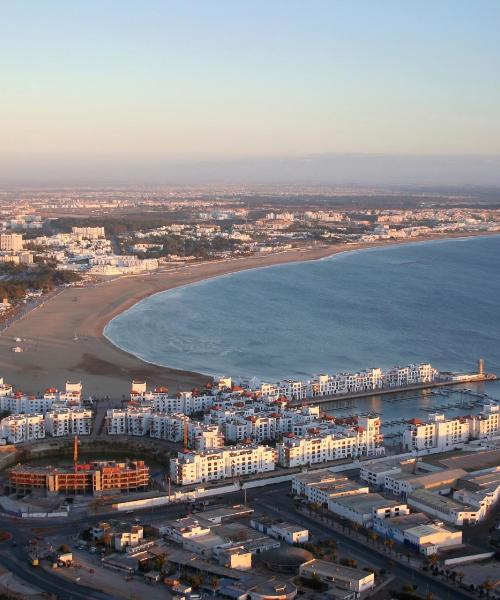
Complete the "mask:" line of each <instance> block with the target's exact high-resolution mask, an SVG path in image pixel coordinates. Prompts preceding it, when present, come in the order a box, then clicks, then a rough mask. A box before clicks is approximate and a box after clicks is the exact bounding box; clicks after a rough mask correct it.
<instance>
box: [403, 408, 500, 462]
mask: <svg viewBox="0 0 500 600" xmlns="http://www.w3.org/2000/svg"><path fill="white" fill-rule="evenodd" d="M499 408H500V407H499V405H498V404H494V403H490V404H485V405H484V406H483V410H482V412H481V413H480V414H479V415H469V416H466V417H456V418H454V419H446V418H445V416H444V415H442V414H432V415H430V416H429V420H428V421H422V420H420V419H412V420H411V421H409V422H408V425H407V427H406V429H405V430H404V432H403V445H404V446H405V448H406V449H408V450H416V451H425V450H429V449H438V450H451V449H453V448H454V447H455V446H457V445H460V444H464V443H466V442H468V441H470V440H472V439H489V438H494V437H498V436H500V412H499Z"/></svg>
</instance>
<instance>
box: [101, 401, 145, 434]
mask: <svg viewBox="0 0 500 600" xmlns="http://www.w3.org/2000/svg"><path fill="white" fill-rule="evenodd" d="M151 421H152V413H151V410H150V409H149V408H148V407H139V408H127V409H119V408H112V409H108V410H107V411H106V430H107V433H108V435H139V436H142V435H146V434H149V432H150V426H151Z"/></svg>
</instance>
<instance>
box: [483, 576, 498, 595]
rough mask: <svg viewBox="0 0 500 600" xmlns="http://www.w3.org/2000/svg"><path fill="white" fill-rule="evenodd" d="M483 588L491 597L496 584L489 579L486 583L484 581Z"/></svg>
mask: <svg viewBox="0 0 500 600" xmlns="http://www.w3.org/2000/svg"><path fill="white" fill-rule="evenodd" d="M481 587H482V589H483V590H484V591H485V592H486V595H487V596H488V597H489V595H490V592H491V590H494V589H495V584H494V583H493V581H491V579H487V580H486V581H483V583H482V584H481Z"/></svg>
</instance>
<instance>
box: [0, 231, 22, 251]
mask: <svg viewBox="0 0 500 600" xmlns="http://www.w3.org/2000/svg"><path fill="white" fill-rule="evenodd" d="M23 246H24V241H23V236H22V235H21V234H20V233H0V250H1V251H3V252H18V251H19V250H22V249H23Z"/></svg>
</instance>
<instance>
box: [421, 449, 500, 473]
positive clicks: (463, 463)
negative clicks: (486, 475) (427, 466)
mask: <svg viewBox="0 0 500 600" xmlns="http://www.w3.org/2000/svg"><path fill="white" fill-rule="evenodd" d="M427 461H428V462H433V463H435V464H438V465H440V466H443V467H447V468H454V467H457V466H459V467H461V468H462V469H465V470H466V471H477V470H479V469H487V468H489V467H496V466H498V465H499V464H500V448H498V449H495V450H476V451H473V452H463V451H462V452H460V453H459V454H456V455H455V456H450V458H447V457H446V456H444V457H442V458H439V459H436V460H432V455H431V456H429V457H428V458H427Z"/></svg>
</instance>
